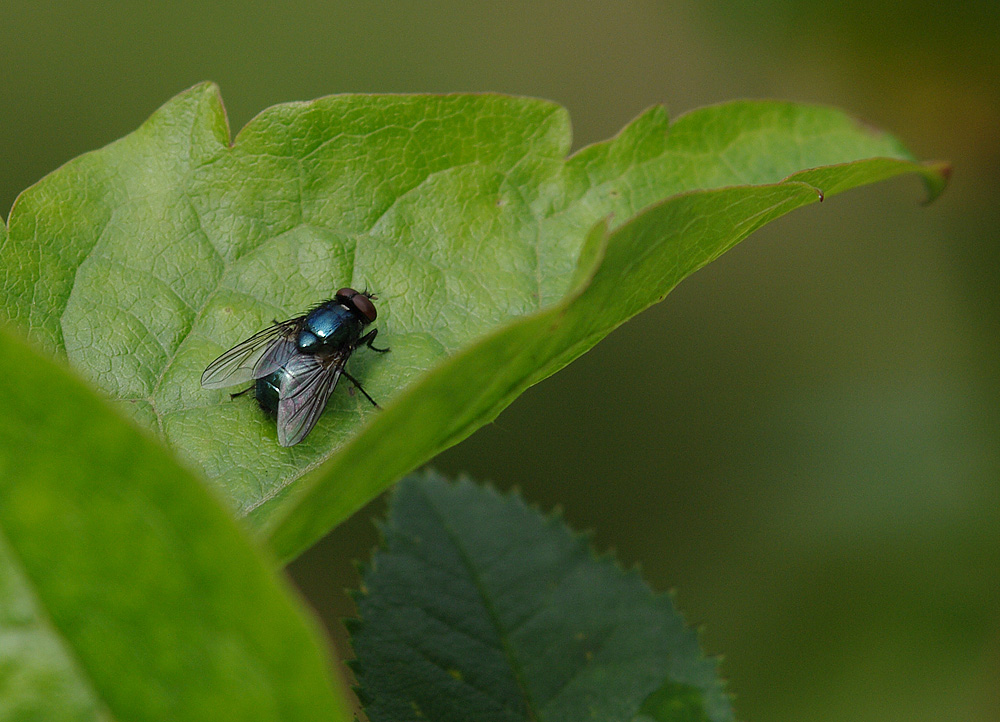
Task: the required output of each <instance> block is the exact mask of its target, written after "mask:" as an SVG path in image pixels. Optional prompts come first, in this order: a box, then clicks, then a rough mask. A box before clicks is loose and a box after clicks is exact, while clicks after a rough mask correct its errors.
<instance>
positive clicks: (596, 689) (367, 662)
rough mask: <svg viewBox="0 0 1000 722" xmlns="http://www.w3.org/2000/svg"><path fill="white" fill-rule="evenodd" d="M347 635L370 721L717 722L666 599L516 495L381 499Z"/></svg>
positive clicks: (710, 684) (418, 493)
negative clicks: (385, 509)
mask: <svg viewBox="0 0 1000 722" xmlns="http://www.w3.org/2000/svg"><path fill="white" fill-rule="evenodd" d="M383 533H384V543H383V545H382V547H381V548H380V549H379V550H378V551H377V553H376V554H375V556H374V558H373V560H372V562H371V565H370V567H369V568H368V569H367V570H366V572H365V574H364V579H363V590H364V591H363V593H361V594H359V595H358V599H357V601H358V609H359V614H360V617H361V620H360V622H354V623H353V624H351V627H352V630H353V637H352V638H353V644H354V648H355V652H356V654H357V658H358V659H357V664H356V668H355V672H356V675H357V679H358V683H359V692H360V696H361V698H362V699H363V700H365V701H366V702H367V712H368V714H369V716H370V718H371V719H372V720H373V722H401V721H402V720H413V719H427V720H433V721H434V722H451V721H453V720H454V721H455V722H458V721H459V720H461V721H463V722H468V721H470V720H473V721H474V720H483V721H484V722H485V721H486V720H489V721H490V722H500V721H508V722H520V721H522V720H525V721H526V720H534V721H536V722H541V721H545V722H562V721H565V722H571V721H572V722H578V721H580V720H603V721H607V720H630V719H633V718H634V717H635V716H636V715H637V714H640V712H641V713H642V714H643V715H645V718H647V719H651V720H670V721H673V720H684V721H685V722H686V721H687V720H692V721H694V720H709V721H711V722H726V721H728V720H731V719H732V712H731V708H730V703H729V699H728V697H727V695H726V694H725V692H724V691H723V685H722V683H721V682H720V681H719V679H718V677H717V674H716V663H715V662H714V661H713V660H711V659H706V658H705V657H704V656H703V654H702V652H701V650H700V648H699V645H698V640H697V635H696V633H695V632H694V631H693V630H691V629H689V628H688V627H686V626H685V625H684V622H683V619H682V618H681V616H680V615H679V614H678V612H677V611H676V609H675V608H674V605H673V602H672V600H671V598H670V597H669V596H668V595H665V594H655V593H653V592H652V591H651V590H650V589H649V587H648V586H647V585H646V584H645V583H644V582H643V580H642V579H641V578H640V577H639V575H638V574H637V573H636V572H635V571H624V570H623V569H621V567H620V566H619V565H618V564H617V563H616V562H615V561H614V560H613V559H612V558H610V557H608V556H604V557H596V556H595V555H594V553H593V551H592V550H591V549H590V547H589V544H588V542H587V539H586V538H585V537H584V536H581V535H578V534H574V533H573V532H571V531H570V530H569V528H568V527H566V525H565V524H564V523H563V522H562V520H561V519H559V518H557V517H545V516H543V515H542V514H540V513H539V512H538V511H536V510H534V509H531V508H529V507H528V506H527V505H526V504H525V503H524V501H523V500H522V499H521V498H520V497H519V496H517V495H513V494H512V495H502V494H499V493H498V492H496V491H495V490H494V489H492V488H489V487H480V486H476V485H474V484H472V483H471V482H469V481H467V480H462V481H459V482H458V483H455V484H451V483H449V482H447V481H446V480H444V479H443V478H442V477H440V476H439V475H437V474H435V473H424V474H417V475H412V476H410V477H407V479H405V480H404V481H403V482H402V483H401V484H400V485H399V486H398V487H397V489H396V491H395V493H394V496H393V500H392V504H391V506H390V510H389V517H388V519H387V520H386V522H385V524H384V526H383Z"/></svg>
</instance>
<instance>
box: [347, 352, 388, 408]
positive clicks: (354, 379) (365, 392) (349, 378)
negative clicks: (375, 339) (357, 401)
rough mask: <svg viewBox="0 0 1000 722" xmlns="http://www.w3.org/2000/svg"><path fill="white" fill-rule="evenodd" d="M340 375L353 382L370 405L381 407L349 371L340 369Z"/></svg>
mask: <svg viewBox="0 0 1000 722" xmlns="http://www.w3.org/2000/svg"><path fill="white" fill-rule="evenodd" d="M376 350H378V349H376ZM385 350H386V351H388V350H389V349H385ZM340 375H341V376H343V377H344V378H345V379H347V380H348V381H350V382H351V383H352V384H354V386H355V388H357V390H358V391H360V392H361V393H363V394H364V395H365V398H366V399H368V400H369V401H371V402H372V406H374V407H375V408H376V409H381V408H382V407H381V406H379V405H378V402H377V401H375V399H373V398H372V397H371V396H369V395H368V392H367V391H365V390H364V387H362V386H361V384H360V383H358V380H357V379H356V378H354V377H353V376H351V375H350V374H349V373H347V371H341V372H340Z"/></svg>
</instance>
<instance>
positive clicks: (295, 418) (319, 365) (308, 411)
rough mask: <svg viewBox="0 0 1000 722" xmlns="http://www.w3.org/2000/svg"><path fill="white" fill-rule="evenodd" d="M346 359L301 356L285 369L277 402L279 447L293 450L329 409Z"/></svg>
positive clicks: (291, 361)
mask: <svg viewBox="0 0 1000 722" xmlns="http://www.w3.org/2000/svg"><path fill="white" fill-rule="evenodd" d="M346 361H347V359H346V358H344V357H343V356H341V355H340V354H335V355H333V356H331V357H328V358H326V359H321V358H319V357H318V356H312V355H309V354H299V355H297V356H295V357H294V358H292V359H291V360H290V361H289V362H288V363H287V364H286V365H285V373H284V374H282V379H281V390H280V392H279V394H278V395H279V398H280V401H278V443H279V444H281V445H282V446H294V445H295V444H297V443H299V442H300V441H302V439H304V438H305V437H306V434H308V433H309V432H310V431H311V430H312V427H313V426H315V425H316V420H317V419H319V415H320V414H322V413H323V409H325V408H326V402H327V400H328V399H329V398H330V394H332V393H333V390H334V389H335V388H336V387H337V381H338V380H339V379H340V374H341V372H342V371H343V370H344V363H345V362H346Z"/></svg>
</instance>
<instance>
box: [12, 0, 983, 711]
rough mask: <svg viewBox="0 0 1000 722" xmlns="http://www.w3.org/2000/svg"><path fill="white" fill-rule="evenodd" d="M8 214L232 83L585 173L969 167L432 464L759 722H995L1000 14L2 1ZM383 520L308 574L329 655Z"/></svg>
mask: <svg viewBox="0 0 1000 722" xmlns="http://www.w3.org/2000/svg"><path fill="white" fill-rule="evenodd" d="M2 8H3V12H2V14H0V28H2V30H3V40H2V42H0V92H2V99H3V102H2V104H0V206H2V207H3V208H4V209H5V211H6V209H9V207H10V204H11V203H12V202H13V199H14V197H15V195H16V194H17V193H18V192H19V191H20V190H22V189H23V188H25V187H27V186H28V185H30V184H31V183H33V182H35V181H36V180H38V178H40V177H41V176H42V175H44V174H45V173H46V172H48V171H50V170H52V169H54V168H56V167H57V166H58V165H60V164H61V163H63V162H65V161H67V160H69V159H70V158H72V157H74V156H76V155H78V154H79V153H82V152H84V151H87V150H90V149H93V148H96V147H99V146H101V145H104V144H105V143H108V142H110V141H112V140H114V139H116V138H118V137H120V136H122V135H124V134H125V133H127V132H129V131H131V130H132V129H134V128H135V127H136V126H137V125H138V124H139V123H141V122H142V121H143V120H144V119H145V117H146V116H147V115H148V114H149V113H151V112H152V111H153V110H154V109H156V108H157V107H158V106H159V105H160V104H162V103H163V102H165V101H166V100H167V99H168V98H170V97H171V96H172V95H173V94H175V93H176V92H178V91H180V90H183V89H184V88H186V87H188V86H190V85H192V84H194V83H195V82H198V81H201V80H214V81H216V82H218V83H219V84H220V85H221V87H222V92H223V97H224V100H225V102H226V106H227V109H228V113H229V119H230V123H231V125H232V127H233V129H234V132H235V130H236V129H238V128H239V127H241V126H242V125H243V124H244V123H245V122H246V121H247V120H248V119H249V118H250V117H252V116H253V115H254V114H255V113H257V112H259V111H260V110H262V109H264V108H265V107H267V106H269V105H272V104H274V103H277V102H281V101H287V100H299V99H309V98H314V97H317V96H320V95H326V94H329V93H338V92H346V91H359V92H388V91H391V92H438V91H487V90H490V91H503V92H508V93H516V94H526V95H535V96H542V97H545V98H550V99H552V100H555V101H558V102H560V103H562V104H564V105H565V106H567V107H568V108H569V110H570V112H571V114H572V118H573V123H574V127H575V133H576V145H577V146H580V145H584V144H587V143H590V142H593V141H596V140H600V139H603V138H606V137H608V136H610V135H612V134H613V133H615V132H616V131H617V130H618V129H619V128H620V127H621V126H622V125H624V124H625V123H626V122H627V121H628V120H629V119H630V118H632V117H633V116H635V115H636V114H637V113H639V112H640V111H641V110H643V109H644V108H646V107H648V106H649V105H652V104H654V103H664V104H666V105H667V107H668V109H670V111H671V112H672V113H673V114H675V115H676V114H678V113H680V112H684V111H686V110H689V109H692V108H695V107H697V106H701V105H705V104H708V103H715V102H719V101H723V100H729V99H733V98H742V97H776V98H785V99H792V100H800V101H813V102H821V103H826V104H831V105H836V106H840V107H843V108H845V109H847V110H848V111H850V112H852V113H854V114H855V115H858V116H859V117H861V118H863V119H865V120H867V121H869V122H870V123H872V124H874V125H876V126H879V127H882V128H885V129H887V130H890V131H892V132H894V133H896V134H897V135H898V136H900V137H901V138H902V139H903V140H904V141H905V142H906V143H907V145H908V146H909V147H910V148H911V149H912V150H913V151H914V152H915V153H916V154H917V155H918V156H920V157H922V158H925V159H949V160H951V161H952V162H953V163H954V177H953V182H952V184H951V187H950V188H949V190H948V191H947V192H946V194H945V196H944V197H942V198H941V199H940V200H939V201H938V202H936V203H935V204H934V205H932V206H930V207H922V206H921V205H920V204H919V201H920V200H921V197H922V196H921V190H920V188H919V187H918V184H917V183H916V182H915V181H914V180H913V179H906V180H900V181H897V182H892V183H888V184H883V185H881V186H877V187H874V188H868V189H863V190H860V191H855V192H853V193H850V194H847V195H846V196H843V197H837V198H833V199H830V200H829V201H827V202H826V203H823V204H821V205H817V206H811V207H809V208H807V209H805V210H803V211H798V212H796V213H795V214H793V215H792V216H790V217H787V218H785V219H783V220H781V221H780V222H778V223H776V224H774V225H773V226H769V227H767V228H765V229H764V230H763V231H761V232H758V233H757V234H756V235H755V236H754V237H752V238H751V239H750V240H749V241H747V242H746V243H744V244H743V245H741V246H740V247H738V248H737V249H736V250H734V251H732V252H730V253H729V254H727V255H726V256H725V257H723V258H722V259H721V260H720V261H718V262H716V263H714V264H712V265H711V266H709V267H708V268H707V269H705V270H703V271H701V272H699V273H697V274H696V275H695V276H693V277H692V278H690V279H688V280H687V281H685V282H684V283H683V284H682V285H681V286H680V287H679V288H678V289H677V290H676V291H675V292H674V293H673V294H672V295H671V296H670V297H669V298H668V299H667V301H666V302H664V303H663V304H660V305H659V306H658V307H656V308H654V309H651V310H650V311H648V312H646V313H645V314H643V315H641V316H640V317H638V318H637V319H635V320H634V321H632V322H631V323H629V324H627V325H626V326H624V327H623V328H621V329H619V330H618V331H617V332H615V333H614V334H612V335H611V337H609V338H608V339H607V340H605V341H604V342H603V343H601V344H600V345H599V346H598V347H597V348H595V349H594V350H593V351H591V352H590V353H589V354H587V355H586V356H585V357H583V358H582V359H580V360H579V361H577V362H576V363H574V364H573V365H571V366H570V367H569V368H567V369H565V370H564V371H562V372H560V373H559V374H558V375H556V376H555V377H553V378H551V379H549V380H547V381H545V382H544V383H542V384H540V385H538V386H536V387H535V388H533V389H532V390H530V391H529V392H528V393H527V394H525V395H524V396H523V397H522V398H521V399H520V400H519V401H517V402H516V403H515V404H514V405H513V406H512V407H511V408H510V409H508V410H507V411H506V412H505V413H504V414H503V415H501V417H500V418H499V419H498V420H497V422H496V423H494V424H492V425H490V426H489V427H487V428H485V429H483V430H481V431H479V432H478V433H477V434H475V435H474V436H473V437H472V438H470V439H469V440H468V441H466V442H465V443H463V444H461V445H460V446H458V447H456V448H455V449H452V450H450V451H449V452H447V453H445V454H444V455H443V456H442V457H441V458H439V459H438V461H437V462H436V464H437V466H438V467H439V468H441V469H442V470H444V471H448V472H453V473H457V472H460V471H468V472H469V473H471V474H472V475H474V476H476V477H478V478H482V479H492V480H493V481H495V482H496V483H497V484H498V485H500V486H503V487H507V486H510V485H515V484H516V485H518V486H520V487H521V488H522V489H523V490H524V493H525V495H526V496H527V497H528V499H530V500H531V501H533V502H536V503H538V504H540V505H541V506H542V507H543V508H545V509H548V508H551V507H552V506H553V505H556V504H561V505H562V506H563V507H564V509H565V514H566V517H567V518H568V520H569V521H570V523H572V524H573V525H574V526H576V527H578V528H590V529H594V530H595V531H596V539H595V541H596V544H597V545H598V546H599V547H601V548H606V547H614V548H615V549H616V550H617V552H618V554H619V556H620V557H621V558H622V559H623V560H624V561H625V562H626V563H629V564H632V563H641V565H642V566H643V568H644V571H645V574H646V576H647V577H648V578H649V580H650V581H651V583H652V584H653V586H654V587H656V588H659V589H666V588H675V589H676V590H677V601H678V604H679V606H680V607H681V609H682V610H683V611H684V612H685V613H686V615H687V617H688V619H689V620H690V621H691V622H692V623H694V624H698V625H704V635H703V641H704V645H705V647H706V648H707V650H708V651H709V652H710V653H714V654H723V655H724V656H725V662H724V665H723V671H724V674H725V675H726V676H727V677H728V678H729V679H730V687H731V689H732V691H733V692H734V693H735V694H736V695H737V710H738V714H739V716H740V718H741V719H744V720H749V721H756V722H763V721H765V720H774V721H780V722H784V721H788V722H791V721H793V720H796V721H797V720H803V719H809V720H822V721H826V720H844V721H847V720H850V722H867V721H868V720H871V721H873V722H874V721H875V720H878V721H879V722H886V721H888V720H901V721H902V720H906V721H907V722H924V721H927V722H931V721H933V722H948V721H951V720H956V721H958V720H961V721H962V722H966V721H968V720H972V721H973V722H987V721H989V722H995V721H996V720H1000V483H998V480H1000V453H998V449H997V439H998V432H1000V411H998V409H1000V407H998V403H997V401H998V396H1000V374H998V361H997V359H998V351H1000V343H998V338H1000V335H998V330H1000V302H998V298H1000V297H998V293H997V291H998V280H1000V273H998V266H1000V244H998V230H997V229H998V228H1000V202H998V191H1000V42H998V39H1000V6H998V4H997V3H996V2H995V0H991V1H990V2H966V3H964V4H960V5H957V6H955V5H948V4H941V3H937V2H934V3H932V2H927V1H926V0H917V2H915V3H909V4H907V5H906V6H905V9H903V8H902V6H900V5H899V4H898V3H893V2H889V0H866V1H865V2H861V1H860V0H849V1H848V2H840V3H815V2H806V1H804V0H756V1H755V2H750V1H749V0H738V1H737V2H727V3H723V2H717V1H705V0H702V1H701V2H699V1H698V0H677V1H673V2H652V1H648V2H621V3H596V2H588V1H587V0H572V1H571V0H567V1H565V2H551V3H530V2H508V3H490V4H486V3H482V4H480V3H462V2H437V3H428V2H415V1H412V0H411V1H407V2H395V3H370V2H350V3H332V2H319V1H312V2H306V1H302V0H290V1H289V2H285V3H282V4H277V3H263V2H246V1H244V2H228V1H227V2H216V3H211V4H205V5H197V4H182V3H156V2H154V3H149V2H144V3H132V2H116V3H99V2H98V3H95V2H80V1H78V0H74V1H72V2H58V3H57V2H51V1H48V2H44V1H43V2H37V1H36V2H25V1H21V0H18V1H15V2H5V3H4V4H3V6H2ZM379 505H380V502H376V503H375V504H373V505H372V507H371V508H370V509H369V510H366V512H365V513H363V514H360V515H358V516H357V517H355V518H354V519H352V520H351V521H350V522H349V523H348V524H346V525H344V526H343V527H342V528H340V529H338V530H337V531H336V532H335V533H334V534H332V535H331V536H330V537H328V538H327V539H326V540H324V541H323V542H322V543H321V544H320V545H318V546H317V547H316V548H314V549H313V550H312V551H310V552H309V553H308V554H306V555H305V556H304V557H303V558H302V559H300V560H299V561H297V562H296V563H295V564H293V565H292V567H291V573H292V575H293V577H294V578H295V580H296V582H297V583H298V584H299V586H300V588H301V589H302V590H303V592H304V593H305V594H306V595H307V597H308V598H309V600H310V602H311V604H312V605H313V606H314V607H315V608H316V609H317V610H318V611H319V613H320V614H321V615H322V616H323V617H324V618H325V619H326V620H327V621H328V623H329V624H330V626H331V627H332V629H333V632H334V635H335V637H336V640H337V644H338V645H341V646H342V645H343V644H344V642H343V639H342V637H340V636H339V635H340V631H339V628H338V626H337V618H338V617H339V616H342V615H344V614H346V613H348V612H349V610H350V603H349V601H348V600H347V598H346V597H345V596H344V594H343V593H342V589H343V587H345V586H349V585H353V584H354V580H355V575H354V569H353V567H352V565H351V560H352V559H355V558H366V557H367V555H368V550H369V548H370V547H371V545H372V544H373V543H374V541H375V538H376V537H375V533H374V531H373V529H372V526H371V523H370V521H369V520H368V518H369V517H370V515H371V513H372V512H375V511H378V509H379Z"/></svg>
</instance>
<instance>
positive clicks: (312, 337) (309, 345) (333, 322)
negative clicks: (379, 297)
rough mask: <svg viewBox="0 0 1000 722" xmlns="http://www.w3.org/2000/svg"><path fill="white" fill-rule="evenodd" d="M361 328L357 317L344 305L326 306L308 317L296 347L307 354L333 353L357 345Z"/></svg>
mask: <svg viewBox="0 0 1000 722" xmlns="http://www.w3.org/2000/svg"><path fill="white" fill-rule="evenodd" d="M361 328H362V326H361V322H360V321H359V320H358V318H357V316H355V315H354V313H352V312H351V311H350V310H349V309H347V308H345V307H344V306H343V305H341V304H335V305H334V304H330V305H324V306H322V307H320V308H317V309H316V310H314V311H312V312H311V313H310V314H309V315H308V316H307V317H306V320H305V323H304V324H303V328H302V330H301V331H299V336H298V339H296V345H297V346H298V347H299V349H300V350H301V351H304V352H306V353H314V354H329V353H333V352H335V351H339V350H341V349H343V348H345V347H347V346H350V345H351V344H353V343H355V342H356V341H357V340H358V338H359V337H360V335H361Z"/></svg>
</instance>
